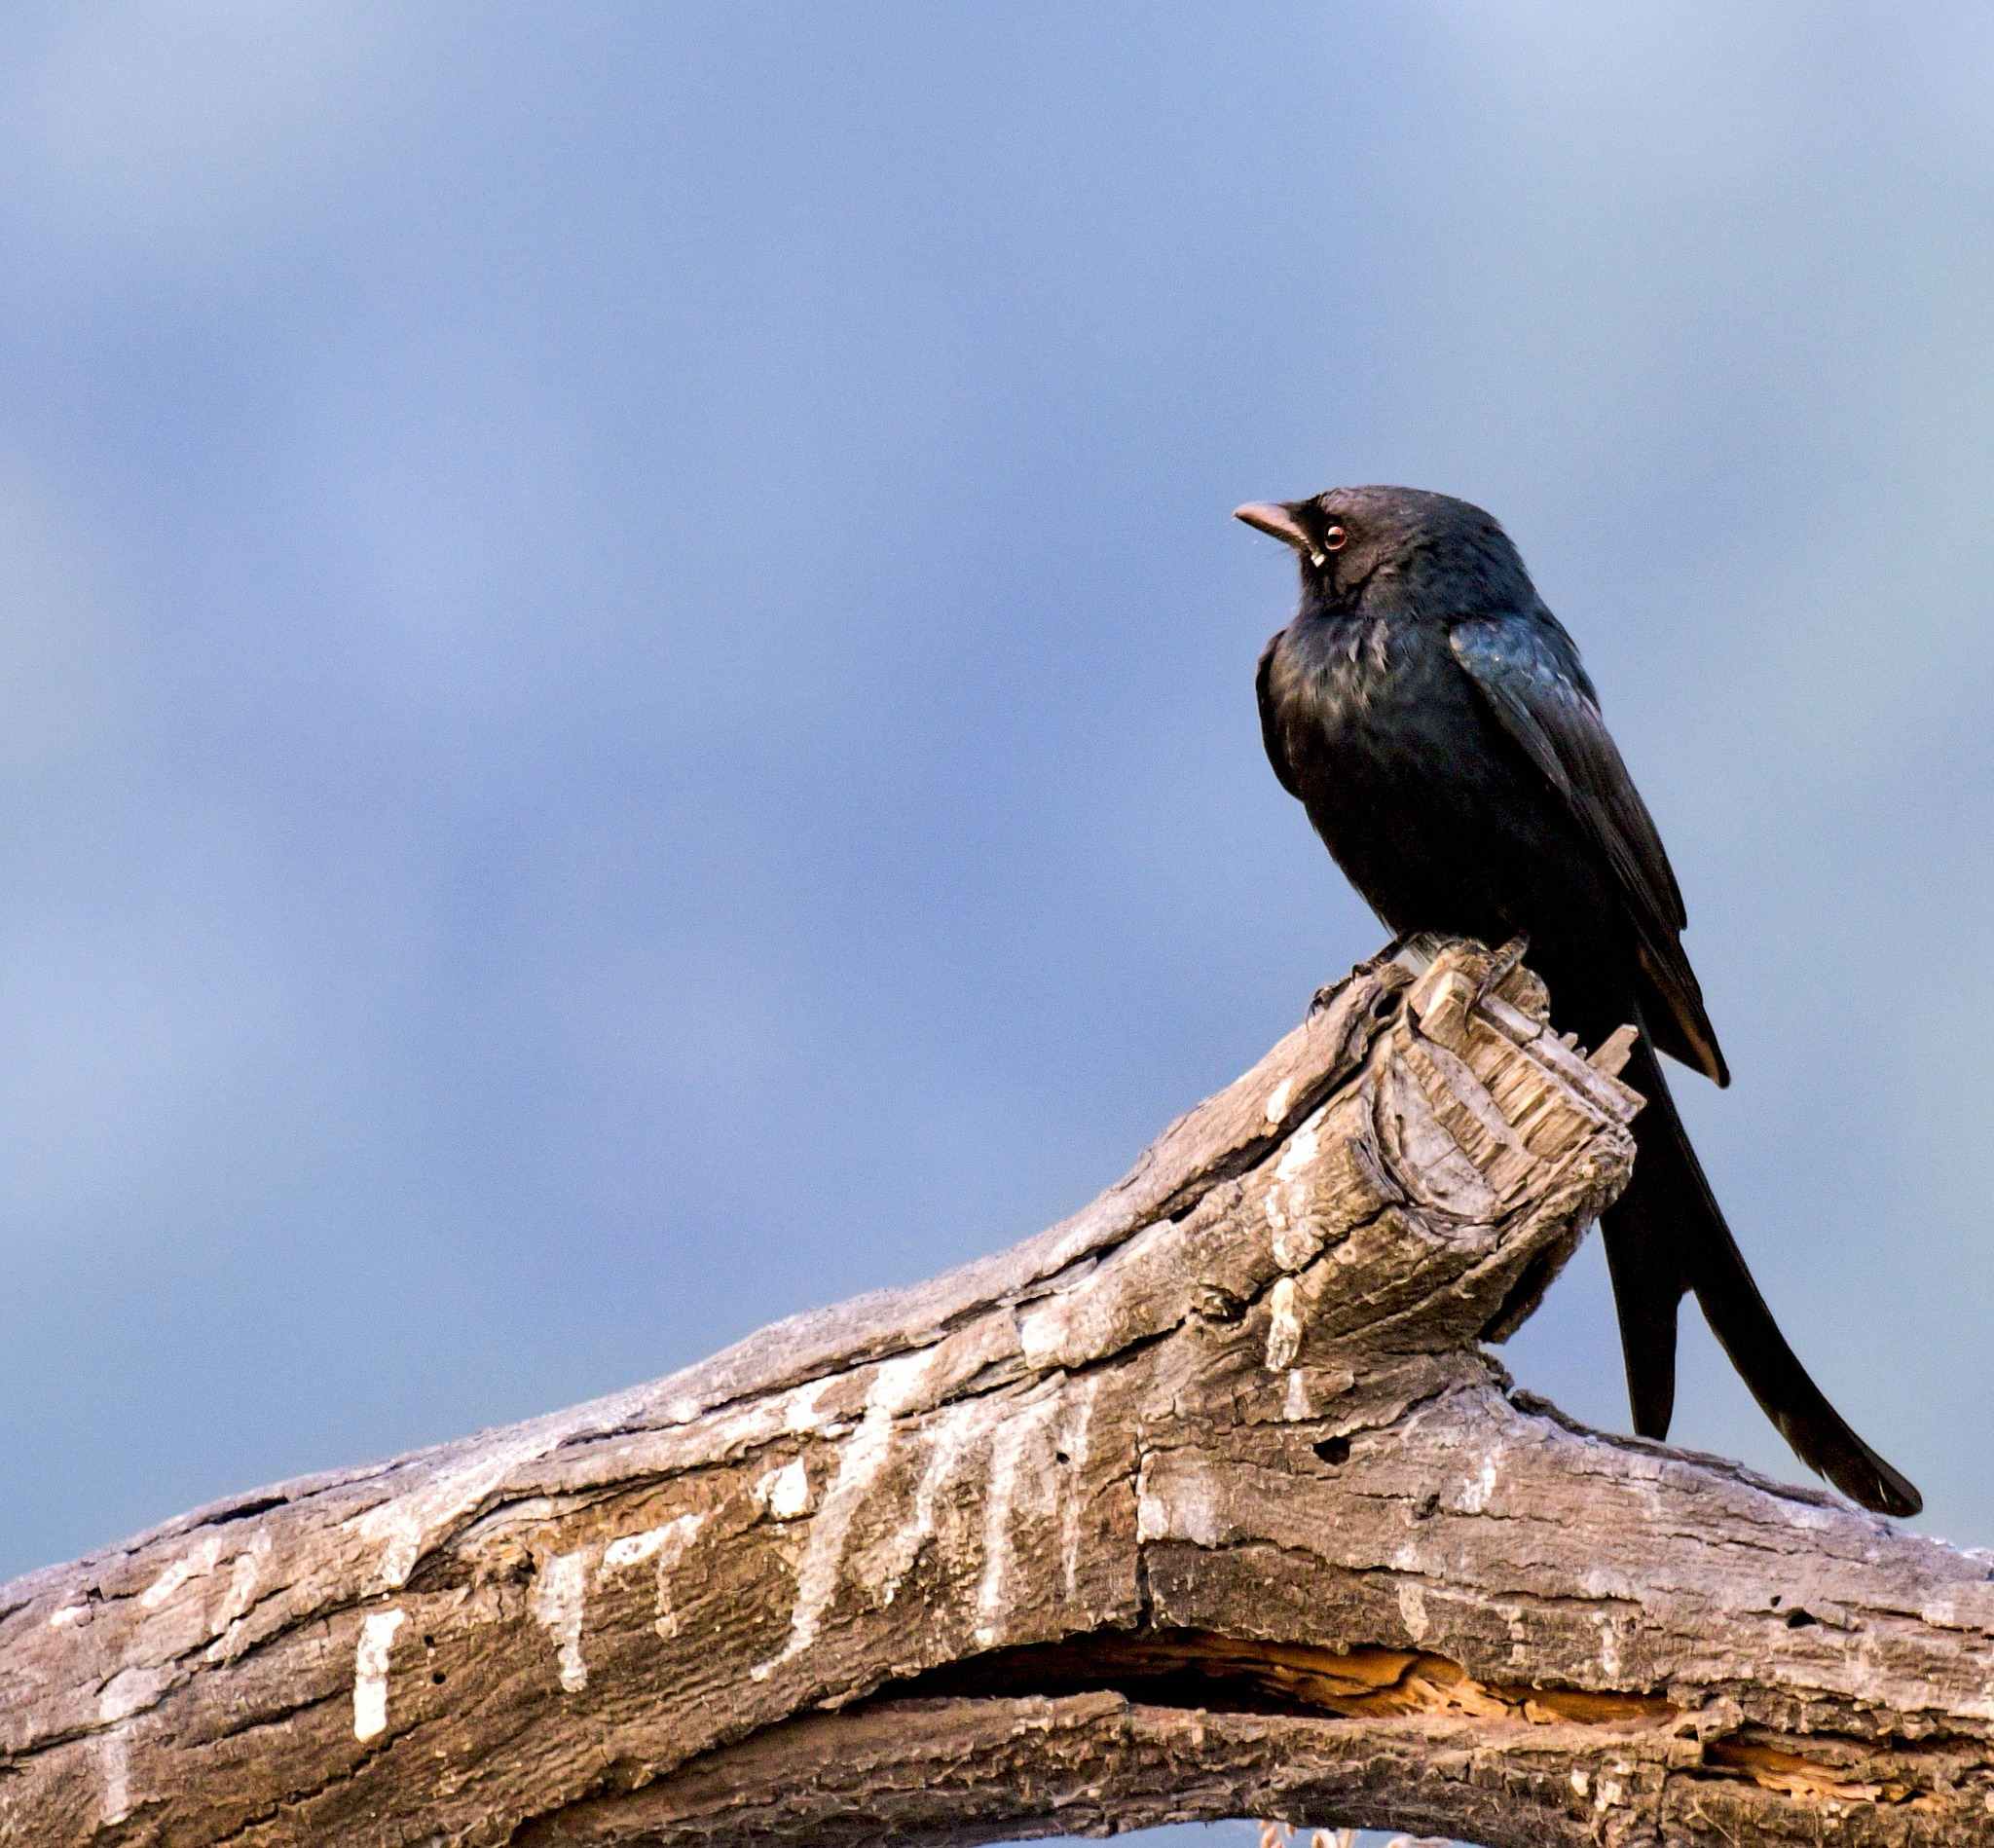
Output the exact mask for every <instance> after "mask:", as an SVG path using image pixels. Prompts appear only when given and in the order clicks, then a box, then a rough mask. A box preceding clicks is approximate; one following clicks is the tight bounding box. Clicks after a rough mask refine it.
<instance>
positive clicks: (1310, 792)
mask: <svg viewBox="0 0 1994 1848" xmlns="http://www.w3.org/2000/svg"><path fill="white" fill-rule="evenodd" d="M1237 517H1238V518H1239V519H1241V520H1244V521H1245V522H1246V523H1247V524H1248V525H1249V526H1255V527H1258V528H1259V529H1260V530H1261V531H1262V532H1263V533H1269V534H1272V535H1273V536H1274V537H1275V538H1277V539H1280V540H1282V541H1284V542H1285V543H1286V544H1288V545H1291V546H1293V547H1294V548H1295V551H1296V553H1297V555H1298V556H1299V558H1300V560H1301V570H1302V606H1301V610H1299V612H1298V613H1297V614H1296V616H1295V619H1294V620H1293V621H1292V622H1291V623H1289V624H1288V626H1287V627H1286V628H1285V629H1283V630H1281V631H1280V632H1279V634H1277V635H1275V636H1274V639H1273V640H1272V641H1270V642H1269V643H1268V645H1267V647H1266V648H1265V650H1264V651H1263V652H1262V654H1261V656H1260V671H1259V676H1258V683H1257V684H1258V688H1259V694H1260V723H1261V731H1262V735H1263V737H1264V738H1265V740H1266V744H1267V755H1268V757H1269V758H1270V759H1271V760H1272V762H1273V764H1274V775H1275V776H1277V777H1279V778H1280V780H1281V784H1282V787H1283V788H1285V789H1286V790H1287V792H1288V794H1289V795H1293V796H1295V797H1297V798H1298V799H1299V800H1300V801H1301V803H1302V805H1303V806H1304V807H1305V808H1306V809H1307V810H1308V812H1309V819H1310V821H1311V822H1312V823H1313V824H1314V826H1315V832H1317V833H1318V834H1320V835H1321V836H1322V839H1323V843H1324V845H1326V846H1327V847H1328V848H1329V851H1330V852H1331V854H1333V855H1334V856H1335V858H1336V862H1337V864H1338V865H1339V866H1340V867H1342V868H1343V869H1344V871H1345V872H1346V873H1347V874H1348V876H1349V880H1350V883H1351V884H1352V885H1354V886H1355V887H1356V888H1357V890H1358V891H1359V892H1360V893H1361V894H1362V895H1363V896H1364V898H1365V900H1366V901H1367V902H1368V903H1369V905H1370V906H1371V908H1372V909H1373V910H1374V911H1376V912H1377V913H1378V915H1379V916H1380V917H1381V918H1383V919H1384V920H1385V925H1386V926H1387V927H1388V928H1389V929H1390V930H1392V931H1394V932H1396V933H1398V934H1399V935H1400V936H1408V935H1410V934H1412V933H1413V932H1416V931H1436V932H1441V933H1444V934H1446V935H1449V936H1457V937H1475V938H1480V939H1481V940H1482V941H1483V942H1486V943H1489V944H1492V945H1493V944H1498V943H1503V942H1508V941H1509V940H1510V939H1512V938H1516V937H1523V938H1526V939H1528V940H1529V946H1530V948H1529V954H1530V962H1531V967H1532V969H1534V970H1535V971H1536V972H1537V974H1538V975H1540V976H1541V977H1542V978H1543V979H1544V980H1545V982H1546V983H1547V984H1548V985H1549V988H1550V991H1551V1007H1552V1011H1553V1013H1554V1015H1555V1016H1556V1019H1557V1024H1558V1025H1559V1026H1560V1027H1561V1028H1565V1029H1568V1030H1571V1031H1575V1032H1576V1033H1577V1034H1578V1036H1579V1038H1580V1039H1581V1040H1582V1041H1583V1042H1584V1043H1585V1044H1587V1045H1589V1046H1598V1045H1599V1044H1600V1042H1601V1041H1602V1040H1604V1039H1605V1038H1606V1036H1607V1035H1608V1034H1609V1033H1610V1032H1611V1031H1612V1030H1613V1029H1614V1028H1615V1027H1616V1026H1618V1025H1620V1024H1621V1023H1622V1022H1623V1021H1626V1022H1631V1023H1633V1024H1634V1025H1635V1026H1637V1027H1638V1028H1640V1029H1641V1038H1640V1040H1639V1041H1638V1043H1637V1045H1636V1047H1635V1049H1634V1053H1633V1055H1632V1057H1631V1059H1630V1061H1629V1063H1628V1066H1627V1069H1626V1073H1625V1076H1626V1078H1627V1081H1628V1083H1630V1084H1631V1085H1632V1086H1633V1087H1634V1088H1635V1090H1638V1091H1640V1092H1641V1094H1642V1096H1643V1098H1645V1099H1646V1103H1645V1107H1644V1108H1643V1110H1642V1111H1641V1113H1640V1115H1639V1116H1638V1117H1637V1118H1636V1119H1635V1125H1634V1128H1635V1138H1636V1143H1637V1148H1638V1153H1637V1156H1636V1160H1635V1164H1634V1175H1633V1178H1632V1180H1630V1181H1629V1183H1628V1185H1627V1189H1626V1192H1625V1193H1623V1194H1622V1195H1621V1197H1620V1199H1619V1200H1618V1201H1616V1202H1615V1203H1614V1204H1613V1205H1612V1206H1611V1207H1609V1208H1608V1209H1607V1211H1606V1213H1605V1214H1604V1215H1603V1216H1602V1219H1601V1231H1602V1233H1603V1235H1604V1237H1605V1238H1606V1262H1607V1266H1608V1268H1609V1270H1610V1272H1611V1274H1612V1278H1613V1298H1614V1302H1615V1305H1616V1307H1617V1308H1618V1311H1619V1317H1620V1338H1621V1343H1622V1346H1623V1348H1624V1349H1625V1350H1626V1357H1627V1390H1628V1396H1629V1398H1630V1399H1631V1400H1632V1401H1633V1406H1634V1427H1635V1429H1636V1430H1638V1431H1640V1432H1641V1433H1642V1434H1643V1436H1645V1437H1657V1438H1659V1437H1664V1436H1666V1435H1667V1434H1668V1429H1669V1414H1670V1412H1671V1410H1672V1409H1673V1407H1674V1403H1675V1396H1676V1313H1677V1307H1678V1305H1679V1304H1680V1302H1681V1300H1682V1296H1683V1293H1684V1292H1685V1291H1688V1290H1694V1291H1695V1292H1696V1300H1697V1302H1698V1303H1699V1304H1701V1305H1702V1308H1703V1312H1704V1314H1705V1316H1706V1317H1707V1318H1708V1320H1709V1322H1710V1325H1711V1328H1712V1330H1713V1331H1714V1332H1715V1333H1716V1335H1717V1340H1718V1341H1719V1342H1721V1343H1722V1344H1723V1348H1724V1351H1725V1352H1726V1353H1728V1354H1729V1355H1730V1357H1731V1360H1732V1363H1733V1364H1734V1365H1735V1366H1736V1367H1737V1369H1738V1371H1739V1372H1740V1373H1741V1374H1742V1375H1743V1376H1744V1378H1745V1384H1746V1385H1747V1386H1750V1387H1751V1388H1752V1393H1753V1396H1754V1398H1755V1399H1757V1401H1758V1403H1759V1404H1760V1405H1761V1406H1762V1407H1763V1408H1764V1410H1765V1413H1766V1415H1767V1417H1769V1418H1770V1419H1771V1420H1772V1422H1773V1423H1775V1424H1776V1425H1778V1426H1779V1428H1780V1430H1781V1431H1782V1432H1783V1433H1784V1434H1785V1436H1786V1439H1787V1441H1788V1442H1789V1443H1790V1444H1791V1445H1792V1447H1793V1450H1794V1452H1795V1453H1796V1454H1797V1455H1798V1456H1799V1458H1800V1460H1802V1461H1803V1462H1805V1463H1806V1464H1808V1465H1809V1466H1810V1467H1811V1468H1814V1469H1818V1470H1819V1471H1820V1472H1821V1473H1822V1474H1823V1475H1824V1476H1826V1477H1827V1478H1828V1480H1829V1481H1830V1482H1832V1483H1833V1484H1834V1485H1835V1487H1836V1488H1838V1489H1840V1490H1841V1491H1842V1492H1843V1493H1844V1494H1845V1495H1848V1496H1851V1497H1854V1498H1855V1499H1856V1500H1858V1501H1860V1502H1861V1503H1862V1504H1863V1505H1864V1506H1865V1507H1866V1508H1874V1509H1876V1510H1877V1511H1878V1512H1879V1513H1884V1514H1915V1513H1917V1512H1918V1509H1919V1507H1920V1505H1921V1503H1920V1500H1919V1497H1918V1492H1917V1490H1916V1489H1914V1488H1913V1487H1912V1486H1911V1485H1910V1484H1909V1483H1908V1482H1906V1481H1905V1480H1904V1478H1903V1477H1902V1476H1901V1475H1899V1474H1898V1472H1897V1471H1896V1470H1895V1469H1893V1468H1892V1467H1891V1466H1890V1464H1889V1463H1887V1462H1885V1461H1884V1460H1883V1459H1882V1458H1881V1457H1879V1456H1877V1454H1876V1453H1875V1452H1874V1451H1873V1450H1871V1449H1870V1448H1869V1446H1868V1445H1867V1444H1865V1443H1864V1441H1863V1440H1862V1439H1861V1438H1860V1437H1858V1436H1857V1435H1856V1433H1855V1432H1854V1431H1852V1430H1851V1429H1850V1428H1849V1427H1848V1425H1847V1424H1846V1423H1844V1422H1843V1421H1842V1418H1841V1415H1840V1414H1839V1413H1837V1412H1836V1411H1835V1409H1834V1407H1833V1406H1831V1405H1830V1404H1828V1400H1827V1399H1826V1398H1825V1397H1824V1396H1823V1394H1822V1392H1821V1389H1820V1387H1818V1386H1816V1385H1815V1384H1814V1382H1813V1381H1812V1380H1810V1379H1809V1378H1808V1377H1807V1373H1806V1370H1805V1369H1804V1368H1803V1367H1802V1366H1801V1365H1800V1362H1799V1361H1798V1359H1796V1358H1795V1357H1794V1354H1793V1350H1792V1349H1791V1348H1789V1347H1788V1346H1787V1343H1786V1339H1785V1337H1783V1336H1782V1335H1781V1333H1780V1331H1779V1327H1778V1324H1776V1323H1775V1322H1774V1320H1773V1318H1772V1312H1771V1311H1769V1310H1768V1309H1767V1308H1766V1306H1765V1302H1764V1299H1763V1298H1762V1297H1760V1295H1759V1294H1758V1288H1757V1286H1756V1285H1755V1284H1754V1282H1753V1280H1752V1274H1751V1272H1749V1271H1748V1270H1747V1269H1746V1268H1745V1260H1744V1258H1743V1256H1742V1255H1741V1254H1740V1252H1739V1250H1738V1246H1737V1244H1736V1242H1735V1241H1734V1240H1733V1239H1732V1238H1731V1233H1730V1229H1729V1228H1728V1227H1727V1226H1726V1225H1725V1224H1724V1218H1723V1214H1722V1213H1721V1212H1719V1211H1718V1210H1717V1201H1716V1199H1715V1198H1714V1197H1713V1196H1712V1194H1711V1190H1710V1183H1709V1182H1708V1181H1706V1180H1705V1179H1704V1177H1703V1169H1702V1168H1701V1167H1700V1166H1699V1165H1698V1164H1697V1160H1696V1156H1695V1153H1694V1151H1693V1150H1692V1149H1691V1148H1690V1146H1689V1139H1688V1137H1687V1136H1686V1135H1685V1134H1684V1133H1683V1130H1682V1125H1681V1123H1680V1120H1679V1119H1678V1117H1677V1115H1676V1106H1675V1104H1674V1103H1673V1102H1672V1101H1671V1099H1670V1096H1669V1088H1668V1086H1667V1084H1666V1083H1664V1082H1663V1078H1662V1070H1661V1065H1660V1062H1659V1060H1658V1059H1657V1057H1656V1053H1658V1052H1661V1053H1669V1054H1670V1055H1671V1056H1672V1057H1675V1058H1678V1059H1680V1060H1681V1061H1682V1063H1684V1064H1685V1065H1690V1066H1693V1067H1694V1068H1695V1069H1696V1070H1698V1071H1700V1072H1702V1073H1703V1074H1704V1075H1705V1076H1706V1077H1709V1078H1713V1079H1715V1080H1716V1081H1717V1083H1718V1084H1719V1085H1723V1084H1727V1083H1729V1081H1730V1074H1729V1073H1728V1071H1727V1070H1726V1069H1725V1066H1724V1055H1723V1053H1720V1052H1719V1051H1718V1050H1717V1034H1716V1033H1715V1032H1714V1031H1713V1030H1712V1028H1711V1023H1710V1017H1709V1016H1708V1015H1706V1014H1705V1012H1704V1006H1703V994H1702V991H1701V989H1700V988H1699V987H1698V985H1697V980H1696V977H1695V976H1694V975H1693V974H1692V973H1691V971H1690V968H1689V962H1688V958H1687V957H1686V956H1685V955H1684V954H1683V951H1682V943H1681V939H1680V932H1681V930H1682V927H1683V925H1684V923H1685V922H1686V921H1687V920H1686V918H1685V915H1684V912H1683V909H1682V895H1681V893H1680V890H1679V889H1678V887H1677V884H1676V875H1675V874H1674V873H1673V872H1672V871H1671V870H1670V868H1669V861H1668V857H1667V855H1665V854H1664V853H1663V852H1662V843H1661V840H1660V838H1659V836H1658V835H1657V834H1656V832H1655V825H1654V822H1653V820H1652V819H1651V818H1650V817H1649V815H1648V812H1647V806H1646V804H1645V803H1643V801H1642V799H1641V796H1640V795H1638V794H1637V793H1636V791H1635V788H1634V784H1633V782H1632V780H1631V779H1630V778H1629V776H1628V774H1627V766H1626V765H1625V764H1624V763H1622V762H1621V760H1620V753H1619V752H1618V751H1617V750H1616V749H1615V748H1614V745H1613V740H1612V739H1611V738H1610V737H1609V736H1608V735H1607V733H1606V724H1605V722H1604V721H1602V719H1601V718H1600V706H1599V696H1598V694H1596V693H1595V692H1594V691H1593V684H1592V682H1591V681H1590V680H1589V679H1587V677H1586V671H1585V669H1584V668H1583V667H1582V666H1581V665H1580V664H1579V658H1578V649H1577V647H1574V646H1573V644H1572V640H1571V638H1570V636H1569V635H1568V634H1566V632H1565V630H1564V628H1563V627H1562V626H1561V625H1560V623H1559V621H1558V619H1557V617H1555V616H1554V615H1552V613H1551V612H1550V610H1547V609H1545V607H1544V605H1543V602H1542V600H1541V599H1539V597H1538V596H1537V593H1536V590H1535V588H1534V586H1533V585H1532V583H1531V579H1530V573H1528V572H1526V571H1525V570H1524V565H1523V560H1522V558H1521V557H1519V556H1518V554H1517V550H1516V547H1515V546H1514V545H1512V544H1511V543H1510V540H1509V536H1508V535H1507V534H1505V533H1504V532H1503V530H1502V529H1501V527H1499V526H1498V525H1496V522H1495V520H1493V519H1492V518H1491V517H1490V516H1489V515H1488V514H1486V513H1484V512H1483V511H1482V509H1481V508H1480V507H1474V506H1470V505H1469V504H1468V503H1467V502H1466V501H1464V500H1456V499H1452V498H1451V497H1449V496H1447V495H1441V494H1426V493H1422V492H1421V491H1420V490H1418V489H1413V488H1337V489H1334V490H1332V491H1331V492H1330V493H1328V494H1325V495H1319V496H1317V497H1316V498H1315V499H1310V500H1290V501H1285V502H1281V503H1277V504H1276V503H1264V504H1255V505H1251V506H1244V507H1241V508H1239V510H1238V514H1237Z"/></svg>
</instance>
